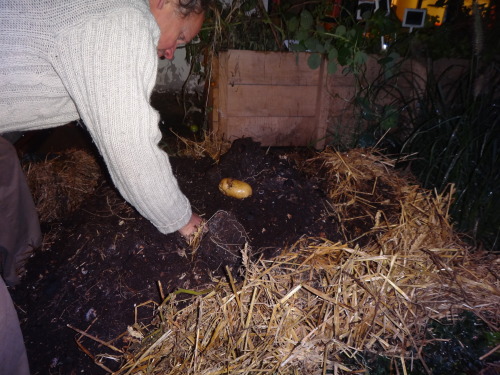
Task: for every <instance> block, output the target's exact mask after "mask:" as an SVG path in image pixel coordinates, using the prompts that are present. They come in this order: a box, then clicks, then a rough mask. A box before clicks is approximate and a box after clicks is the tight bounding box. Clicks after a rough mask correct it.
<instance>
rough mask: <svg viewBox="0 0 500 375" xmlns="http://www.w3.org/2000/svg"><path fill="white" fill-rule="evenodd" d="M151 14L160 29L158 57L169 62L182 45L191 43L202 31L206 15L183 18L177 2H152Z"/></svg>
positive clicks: (191, 15)
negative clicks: (177, 8)
mask: <svg viewBox="0 0 500 375" xmlns="http://www.w3.org/2000/svg"><path fill="white" fill-rule="evenodd" d="M149 4H150V8H151V13H153V16H154V17H155V19H156V22H157V23H158V26H159V27H160V40H159V41H158V57H164V58H167V59H169V60H172V59H173V58H174V53H175V50H176V48H177V47H179V46H180V45H183V44H186V43H189V42H190V41H191V40H192V39H193V38H194V37H195V36H196V34H198V32H199V31H200V29H201V26H202V24H203V20H204V19H205V16H204V14H196V13H191V14H190V15H189V16H187V17H184V16H182V15H181V14H180V13H179V12H178V11H177V10H176V7H177V0H150V2H149Z"/></svg>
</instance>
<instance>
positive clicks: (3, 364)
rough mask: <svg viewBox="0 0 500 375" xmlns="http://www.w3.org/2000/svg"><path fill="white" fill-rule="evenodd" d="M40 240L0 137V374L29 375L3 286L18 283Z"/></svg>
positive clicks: (13, 160)
mask: <svg viewBox="0 0 500 375" xmlns="http://www.w3.org/2000/svg"><path fill="white" fill-rule="evenodd" d="M41 240H42V237H41V232H40V224H39V222H38V215H37V213H36V209H35V205H34V203H33V198H32V196H31V194H30V191H29V188H28V185H27V183H26V177H25V175H24V173H23V171H22V169H21V165H20V164H19V159H18V157H17V153H16V150H15V149H14V147H13V146H12V145H11V144H10V143H9V142H7V141H6V140H5V139H4V138H2V137H0V273H1V275H2V276H3V278H2V277H0V374H5V375H7V374H8V375H29V366H28V359H27V356H26V348H25V346H24V340H23V336H22V333H21V327H20V325H19V319H18V316H17V313H16V310H15V308H14V304H13V303H12V299H11V297H10V294H9V291H8V290H7V287H6V285H5V284H6V283H7V284H9V285H14V284H17V283H19V281H20V280H19V275H20V273H22V270H23V268H24V263H25V261H26V257H27V256H29V254H30V251H31V250H33V249H34V248H36V247H38V246H40V245H41ZM4 280H5V282H4Z"/></svg>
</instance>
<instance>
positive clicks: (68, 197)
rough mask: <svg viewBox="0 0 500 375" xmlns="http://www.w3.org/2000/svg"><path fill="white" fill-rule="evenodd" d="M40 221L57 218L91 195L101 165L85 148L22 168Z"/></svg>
mask: <svg viewBox="0 0 500 375" xmlns="http://www.w3.org/2000/svg"><path fill="white" fill-rule="evenodd" d="M24 169H25V172H26V177H27V180H28V185H29V187H30V190H31V193H32V195H33V200H34V202H35V206H36V208H37V211H38V215H39V218H40V221H41V222H51V221H54V220H59V219H61V218H62V217H64V216H66V215H67V214H69V213H71V212H73V211H74V210H75V209H77V208H78V207H79V206H80V205H81V204H82V202H83V201H85V199H86V198H87V197H88V196H89V195H90V194H92V193H93V192H94V191H95V189H96V187H97V184H98V180H99V178H100V177H101V170H100V167H99V165H98V163H97V161H96V160H95V158H94V157H93V156H91V155H90V154H88V153H87V152H86V151H84V150H67V151H64V152H61V153H58V154H56V155H53V156H51V158H50V159H47V160H45V161H42V162H37V163H30V164H28V165H26V166H25V167H24Z"/></svg>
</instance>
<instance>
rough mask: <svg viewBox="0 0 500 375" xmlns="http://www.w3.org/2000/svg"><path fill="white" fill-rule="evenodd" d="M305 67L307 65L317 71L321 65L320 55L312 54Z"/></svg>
mask: <svg viewBox="0 0 500 375" xmlns="http://www.w3.org/2000/svg"><path fill="white" fill-rule="evenodd" d="M307 65H309V68H311V69H318V68H319V66H320V65H321V55H320V54H319V53H313V54H312V55H311V56H309V58H308V59H307Z"/></svg>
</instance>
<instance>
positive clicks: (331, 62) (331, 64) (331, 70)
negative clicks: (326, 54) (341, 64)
mask: <svg viewBox="0 0 500 375" xmlns="http://www.w3.org/2000/svg"><path fill="white" fill-rule="evenodd" d="M327 70H328V74H334V73H335V72H336V71H337V63H336V62H335V61H334V60H329V61H328V65H327Z"/></svg>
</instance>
